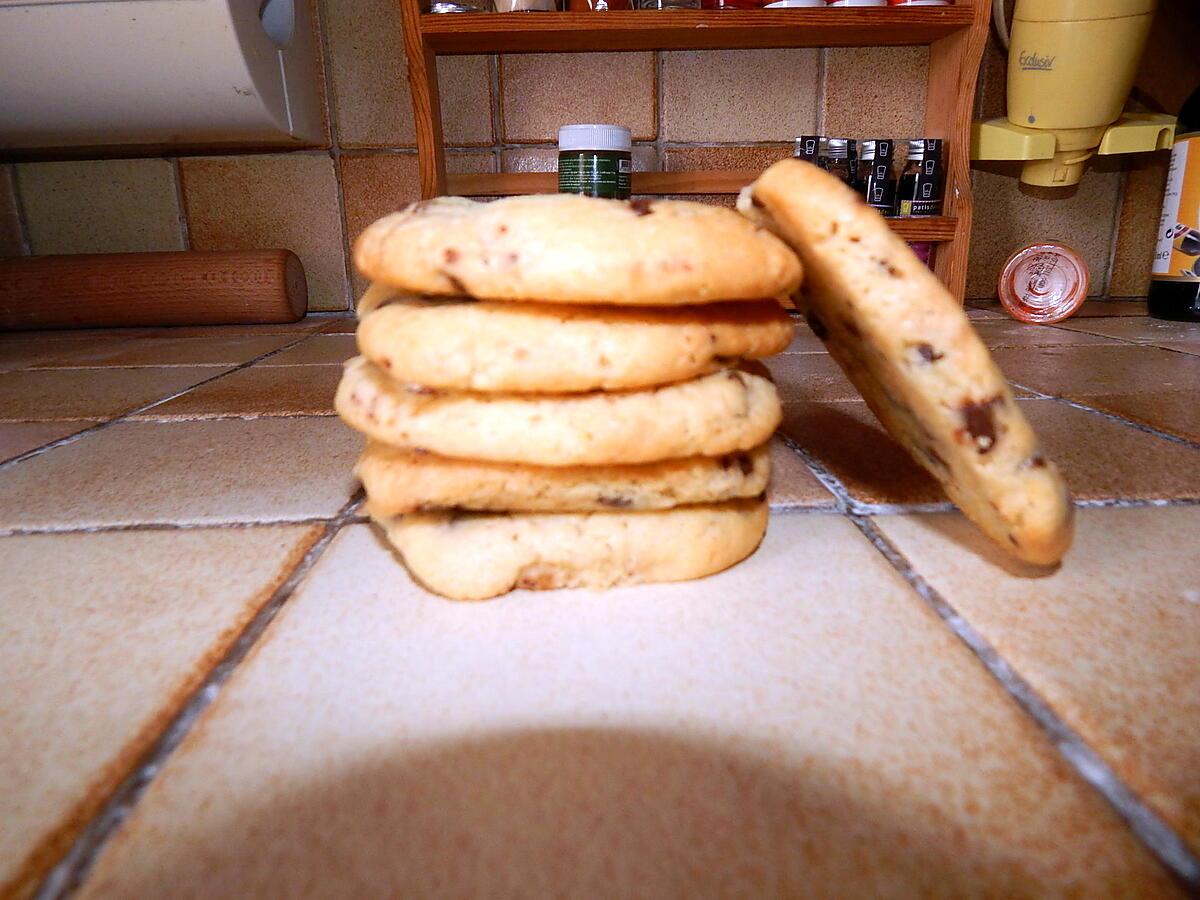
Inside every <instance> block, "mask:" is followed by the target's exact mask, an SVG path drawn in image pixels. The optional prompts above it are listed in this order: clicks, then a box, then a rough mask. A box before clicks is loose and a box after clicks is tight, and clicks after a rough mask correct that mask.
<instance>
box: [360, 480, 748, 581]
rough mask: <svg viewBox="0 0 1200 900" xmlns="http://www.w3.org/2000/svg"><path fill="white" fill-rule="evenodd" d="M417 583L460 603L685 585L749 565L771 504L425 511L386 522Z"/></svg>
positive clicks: (381, 521)
mask: <svg viewBox="0 0 1200 900" xmlns="http://www.w3.org/2000/svg"><path fill="white" fill-rule="evenodd" d="M378 522H379V524H380V525H381V526H382V527H383V529H384V532H385V533H386V534H387V538H388V540H389V541H390V542H391V544H392V545H393V546H394V547H395V548H396V550H398V551H399V553H400V555H401V556H402V557H403V558H404V563H405V565H406V566H408V570H409V572H411V573H412V575H413V577H414V578H415V579H416V580H417V581H419V582H420V583H421V584H423V585H424V586H425V587H427V588H429V590H431V591H434V592H435V593H438V594H441V595H442V596H444V597H450V598H452V599H455V600H484V599H486V598H488V597H495V596H497V595H499V594H503V593H506V592H507V591H510V590H513V589H514V588H528V589H531V590H550V589H552V588H567V587H586V588H608V587H614V586H616V585H621V584H640V583H645V582H660V581H687V580H689V579H692V578H702V577H704V576H705V575H712V574H714V573H716V572H720V571H721V570H722V569H727V568H729V567H730V566H732V565H733V564H734V563H736V562H739V561H740V560H742V559H745V558H746V557H747V556H749V555H750V554H751V553H753V552H754V549H755V548H756V547H757V546H758V545H759V543H760V542H761V541H762V537H763V534H764V533H765V532H766V528H767V502H766V500H764V499H761V498H760V499H752V500H731V501H729V502H726V503H713V504H705V505H700V506H680V507H676V508H675V509H669V510H660V511H648V512H595V513H515V514H511V515H508V514H503V513H499V514H480V513H475V514H471V513H458V512H443V513H417V514H414V515H408V516H399V517H397V518H383V519H379V520H378Z"/></svg>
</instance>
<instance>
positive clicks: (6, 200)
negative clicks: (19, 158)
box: [0, 165, 25, 256]
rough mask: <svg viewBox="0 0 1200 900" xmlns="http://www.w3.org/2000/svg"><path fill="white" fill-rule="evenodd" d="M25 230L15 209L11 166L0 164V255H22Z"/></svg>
mask: <svg viewBox="0 0 1200 900" xmlns="http://www.w3.org/2000/svg"><path fill="white" fill-rule="evenodd" d="M24 253H25V230H24V229H23V228H22V227H21V216H20V213H19V212H18V211H17V186H16V184H15V183H14V181H13V169H12V166H3V165H0V256H23V255H24Z"/></svg>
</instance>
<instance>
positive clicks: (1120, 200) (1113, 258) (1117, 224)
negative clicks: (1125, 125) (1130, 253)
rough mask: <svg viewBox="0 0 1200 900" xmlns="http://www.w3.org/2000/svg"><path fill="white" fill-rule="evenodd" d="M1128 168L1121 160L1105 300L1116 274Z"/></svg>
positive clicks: (1105, 280)
mask: <svg viewBox="0 0 1200 900" xmlns="http://www.w3.org/2000/svg"><path fill="white" fill-rule="evenodd" d="M1129 166H1130V161H1129V159H1128V158H1126V159H1125V160H1122V163H1121V172H1120V177H1119V178H1118V179H1117V190H1116V192H1115V202H1114V204H1113V210H1112V219H1111V221H1110V222H1109V239H1108V259H1107V260H1106V262H1107V264H1108V265H1107V268H1106V270H1105V273H1104V286H1103V287H1104V290H1103V292H1102V294H1101V296H1103V297H1106V298H1107V297H1109V296H1110V295H1111V294H1112V283H1113V276H1114V274H1115V273H1116V267H1117V247H1118V245H1119V244H1120V237H1121V207H1123V206H1124V205H1125V190H1126V188H1127V187H1128V184H1129Z"/></svg>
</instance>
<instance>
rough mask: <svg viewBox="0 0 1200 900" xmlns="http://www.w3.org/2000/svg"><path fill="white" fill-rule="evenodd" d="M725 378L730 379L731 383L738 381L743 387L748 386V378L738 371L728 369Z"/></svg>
mask: <svg viewBox="0 0 1200 900" xmlns="http://www.w3.org/2000/svg"><path fill="white" fill-rule="evenodd" d="M725 377H726V378H728V379H729V380H730V381H736V382H737V383H738V384H740V385H741V386H742V387H745V386H746V376H745V375H743V374H742V373H741V372H739V371H738V370H737V369H726V370H725Z"/></svg>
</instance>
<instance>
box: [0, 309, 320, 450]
mask: <svg viewBox="0 0 1200 900" xmlns="http://www.w3.org/2000/svg"><path fill="white" fill-rule="evenodd" d="M312 336H313V334H312V333H311V332H306V333H305V334H303V335H301V336H300V337H298V338H296V340H294V341H291V342H290V343H287V344H284V345H283V346H281V347H276V348H275V349H274V350H268V351H267V352H266V353H263V354H260V355H259V356H256V357H254V358H253V359H250V360H247V361H246V362H244V363H239V364H238V365H236V366H232V367H231V368H228V369H223V370H222V371H220V372H218V373H217V374H216V375H213V376H211V377H209V378H205V379H203V380H202V381H197V382H196V383H195V384H193V385H191V386H190V387H186V388H184V389H183V390H180V391H176V392H175V393H173V394H171V395H169V396H167V397H162V398H160V399H158V400H152V401H150V402H148V403H143V404H142V405H141V406H135V407H133V408H132V409H127V410H126V411H125V412H123V413H118V414H117V415H115V416H113V417H112V418H111V419H107V420H105V421H103V422H97V423H96V424H95V425H92V426H90V427H88V428H84V429H82V430H80V431H76V432H75V433H74V434H68V435H66V436H65V437H60V438H58V439H57V440H53V441H50V442H49V443H48V444H42V446H40V447H34V448H33V449H32V450H26V451H25V452H24V453H20V454H18V455H17V456H14V457H13V458H12V459H8V460H5V461H4V462H2V463H0V472H4V471H6V470H7V469H10V468H12V467H13V466H15V465H17V463H22V462H24V461H25V460H27V459H32V458H33V457H35V456H41V455H42V454H43V453H45V452H46V451H48V450H55V449H57V448H58V447H63V446H66V445H67V444H73V443H75V442H76V441H77V440H79V439H80V438H82V437H84V436H85V435H88V434H92V433H94V432H97V431H102V430H104V429H105V428H109V427H111V426H113V425H117V424H121V423H124V422H128V421H130V420H131V419H132V418H133V416H137V415H140V414H142V413H144V412H146V411H147V410H149V409H153V408H154V407H156V406H159V405H161V404H163V403H167V402H169V401H171V400H174V399H176V398H177V397H182V396H183V395H184V394H187V393H189V392H191V391H194V390H195V389H196V388H198V387H203V386H204V385H206V384H209V383H211V382H213V381H216V380H217V379H218V378H224V377H225V376H226V375H232V374H233V373H234V372H240V371H241V370H242V369H248V368H250V367H251V366H252V365H254V364H255V363H257V362H259V361H260V360H264V359H268V358H269V357H272V356H274V355H275V354H277V353H282V352H284V351H285V350H290V349H292V348H293V347H295V346H296V345H297V344H300V343H303V342H304V341H306V340H308V339H309V338H310V337H312Z"/></svg>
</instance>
